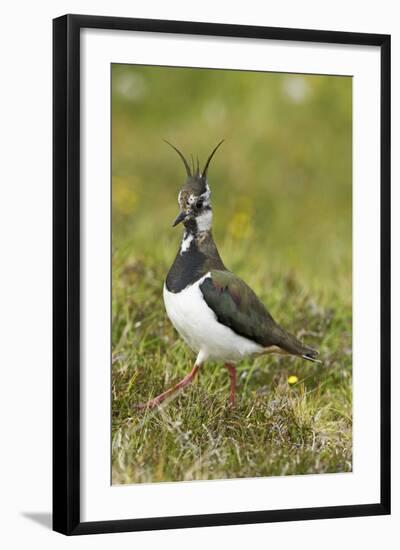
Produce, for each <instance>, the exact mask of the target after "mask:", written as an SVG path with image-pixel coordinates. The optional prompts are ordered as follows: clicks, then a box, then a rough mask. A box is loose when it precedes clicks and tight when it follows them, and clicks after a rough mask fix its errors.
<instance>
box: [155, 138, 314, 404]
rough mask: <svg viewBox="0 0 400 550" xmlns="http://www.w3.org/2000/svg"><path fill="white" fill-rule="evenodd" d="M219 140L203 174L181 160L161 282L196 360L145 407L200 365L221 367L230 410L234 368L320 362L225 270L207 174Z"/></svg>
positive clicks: (159, 399)
mask: <svg viewBox="0 0 400 550" xmlns="http://www.w3.org/2000/svg"><path fill="white" fill-rule="evenodd" d="M222 142H223V140H222V141H220V142H219V143H218V145H217V146H216V147H215V148H214V149H213V151H212V152H211V154H210V156H209V157H208V159H207V162H206V163H205V166H204V168H203V170H200V169H199V162H198V161H197V167H196V168H195V167H194V162H193V160H192V163H191V164H192V166H189V163H188V162H187V160H186V158H185V157H184V155H183V154H182V153H181V151H179V150H178V149H177V148H176V147H175V146H174V145H172V144H171V143H169V142H167V143H168V145H170V146H171V147H172V148H173V149H174V150H175V151H176V152H177V153H178V155H179V156H180V158H181V159H182V161H183V164H184V166H185V169H186V175H187V180H186V183H185V184H184V185H183V187H182V188H181V190H180V191H179V194H178V204H179V208H180V211H179V214H178V216H177V218H176V219H175V221H174V223H173V226H174V227H175V226H177V225H178V224H181V223H182V224H183V226H184V231H183V238H182V242H181V244H180V248H179V250H178V253H177V255H176V257H175V260H174V262H173V264H172V266H171V268H170V270H169V272H168V275H167V277H166V279H165V282H164V303H165V309H166V311H167V315H168V317H169V319H170V321H171V322H172V324H173V326H174V327H175V329H176V330H177V331H178V333H179V334H180V336H181V337H182V338H183V340H184V341H185V342H186V344H187V345H188V346H189V347H190V348H191V349H192V350H193V351H194V352H195V353H196V354H197V358H196V361H195V363H194V366H193V368H192V370H191V371H190V372H189V373H188V374H187V375H186V376H185V377H184V378H183V380H181V381H180V382H179V383H178V384H176V385H175V386H173V387H171V388H169V389H168V390H166V391H164V392H163V393H161V394H160V395H158V396H157V397H155V398H153V399H151V400H150V401H148V403H147V404H146V405H145V407H148V408H152V407H156V406H157V405H159V404H160V403H161V402H162V401H164V400H165V399H166V398H167V397H169V396H170V395H172V394H173V393H175V392H176V391H178V390H180V389H182V388H184V387H185V386H186V385H187V384H189V383H190V382H191V381H192V380H193V379H194V378H195V376H196V374H197V373H198V371H199V369H200V367H201V366H202V365H204V363H205V361H207V360H213V361H219V362H222V363H224V366H225V367H226V368H227V370H228V373H229V376H230V404H231V405H234V403H235V389H236V368H235V364H236V363H237V362H238V361H240V360H241V359H244V358H245V357H255V356H259V355H262V354H266V353H278V354H284V355H294V356H296V357H301V358H303V359H307V360H309V361H315V362H320V361H318V359H316V357H317V356H318V352H317V351H316V350H315V349H313V348H311V347H309V346H306V345H304V344H303V343H302V342H300V340H298V339H297V338H296V337H295V336H293V334H290V333H289V332H287V331H286V330H285V329H284V328H282V327H281V326H280V325H279V324H278V323H276V321H275V320H274V319H273V318H272V316H271V314H270V313H269V312H268V311H267V309H266V308H265V306H264V305H263V303H262V302H261V301H260V300H259V298H258V297H257V296H256V294H255V293H254V292H253V290H252V289H251V288H250V287H249V286H248V285H247V284H246V283H245V282H244V281H243V280H242V279H240V278H239V277H238V276H237V275H235V274H234V273H232V272H231V271H229V269H227V268H226V267H225V265H224V263H223V261H222V259H221V256H220V254H219V252H218V249H217V246H216V244H215V242H214V239H213V235H212V231H211V225H212V208H211V191H210V187H209V184H208V169H209V166H210V162H211V159H212V158H213V156H214V154H215V152H216V151H217V149H218V148H219V147H220V145H221V144H222Z"/></svg>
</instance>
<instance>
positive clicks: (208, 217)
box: [196, 210, 212, 231]
mask: <svg viewBox="0 0 400 550" xmlns="http://www.w3.org/2000/svg"><path fill="white" fill-rule="evenodd" d="M196 224H197V229H198V231H209V230H210V229H211V224H212V210H205V211H204V212H203V213H202V214H200V216H197V218H196Z"/></svg>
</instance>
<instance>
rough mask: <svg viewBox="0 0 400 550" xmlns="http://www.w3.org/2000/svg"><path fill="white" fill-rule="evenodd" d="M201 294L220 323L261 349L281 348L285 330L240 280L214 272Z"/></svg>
mask: <svg viewBox="0 0 400 550" xmlns="http://www.w3.org/2000/svg"><path fill="white" fill-rule="evenodd" d="M200 290H201V292H202V293H203V296H204V300H205V301H206V303H207V305H208V306H209V307H210V308H211V309H212V310H213V311H214V313H215V315H216V317H217V319H218V321H219V322H220V323H222V324H223V325H225V326H228V327H230V328H231V329H232V330H233V331H234V332H236V333H237V334H240V335H241V336H244V337H245V338H248V339H249V340H253V341H254V342H256V343H257V344H260V345H261V346H264V347H268V346H272V345H279V344H278V342H279V341H280V338H279V336H280V334H281V332H282V329H281V328H280V327H279V326H278V325H277V324H276V323H275V321H274V319H273V318H272V317H271V315H270V314H269V312H268V311H267V310H266V308H265V307H264V305H263V304H262V303H261V302H260V300H259V299H258V298H257V296H256V294H255V293H254V292H253V291H252V290H251V288H250V287H249V286H248V285H247V284H246V283H245V282H244V281H242V280H241V279H239V277H236V275H234V274H233V273H231V272H230V271H222V270H213V271H211V277H210V278H207V279H205V280H204V281H203V283H202V284H201V285H200Z"/></svg>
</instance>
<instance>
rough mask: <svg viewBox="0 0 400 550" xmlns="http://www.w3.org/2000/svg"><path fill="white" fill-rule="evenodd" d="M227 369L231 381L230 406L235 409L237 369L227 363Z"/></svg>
mask: <svg viewBox="0 0 400 550" xmlns="http://www.w3.org/2000/svg"><path fill="white" fill-rule="evenodd" d="M225 367H226V368H227V369H228V373H229V378H230V379H231V394H230V404H231V406H232V407H234V406H235V392H236V368H235V367H234V366H233V365H232V364H231V363H225Z"/></svg>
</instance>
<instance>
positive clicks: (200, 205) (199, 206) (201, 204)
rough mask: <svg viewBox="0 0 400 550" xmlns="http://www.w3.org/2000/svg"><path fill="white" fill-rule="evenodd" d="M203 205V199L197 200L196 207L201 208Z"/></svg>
mask: <svg viewBox="0 0 400 550" xmlns="http://www.w3.org/2000/svg"><path fill="white" fill-rule="evenodd" d="M202 206H203V201H202V200H200V201H197V202H196V208H201V207H202Z"/></svg>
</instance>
